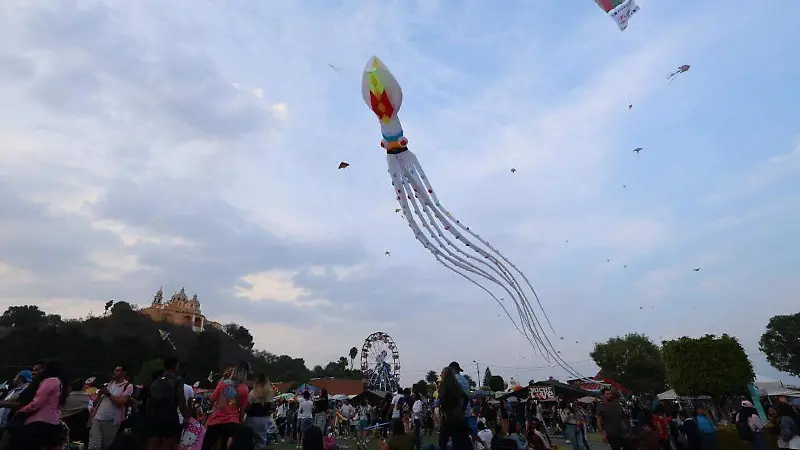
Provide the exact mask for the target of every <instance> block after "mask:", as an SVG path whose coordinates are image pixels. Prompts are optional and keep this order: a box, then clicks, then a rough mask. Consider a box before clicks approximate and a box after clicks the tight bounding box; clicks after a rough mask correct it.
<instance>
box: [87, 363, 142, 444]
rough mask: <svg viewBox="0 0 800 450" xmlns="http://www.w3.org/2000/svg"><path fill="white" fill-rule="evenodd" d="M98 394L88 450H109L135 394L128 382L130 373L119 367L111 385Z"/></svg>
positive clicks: (115, 370)
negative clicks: (129, 401) (127, 406)
mask: <svg viewBox="0 0 800 450" xmlns="http://www.w3.org/2000/svg"><path fill="white" fill-rule="evenodd" d="M97 392H98V394H99V396H98V398H97V404H96V405H95V409H94V411H93V412H92V424H91V428H90V429H89V442H88V444H89V445H88V449H89V450H108V449H109V448H110V447H111V443H112V442H113V441H114V438H115V437H116V436H117V431H119V426H120V424H122V421H123V420H124V419H125V413H126V408H125V406H126V405H127V403H128V400H130V398H131V394H133V385H132V384H131V383H130V382H128V371H127V370H126V369H125V368H124V367H122V366H117V367H116V368H115V369H114V376H113V380H112V381H111V383H108V384H107V385H105V386H104V387H102V388H100V389H99V390H98V391H97Z"/></svg>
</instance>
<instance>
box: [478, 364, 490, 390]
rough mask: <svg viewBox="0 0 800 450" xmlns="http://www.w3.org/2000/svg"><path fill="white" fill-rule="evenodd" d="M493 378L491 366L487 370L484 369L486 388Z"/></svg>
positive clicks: (484, 385) (484, 384)
mask: <svg viewBox="0 0 800 450" xmlns="http://www.w3.org/2000/svg"><path fill="white" fill-rule="evenodd" d="M491 379H492V370H491V369H489V367H486V370H484V371H483V383H481V384H482V385H483V387H484V388H486V389H489V380H491Z"/></svg>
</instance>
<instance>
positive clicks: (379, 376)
mask: <svg viewBox="0 0 800 450" xmlns="http://www.w3.org/2000/svg"><path fill="white" fill-rule="evenodd" d="M361 373H362V374H364V380H365V382H366V385H367V389H370V390H375V391H384V392H395V391H397V388H398V387H400V354H399V353H398V352H397V345H395V343H394V340H393V339H392V337H391V336H389V335H388V334H386V333H384V332H382V331H378V332H376V333H372V334H370V335H369V336H367V338H366V339H365V340H364V345H363V346H362V347H361Z"/></svg>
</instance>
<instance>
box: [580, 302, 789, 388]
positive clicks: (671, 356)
mask: <svg viewBox="0 0 800 450" xmlns="http://www.w3.org/2000/svg"><path fill="white" fill-rule="evenodd" d="M759 348H760V350H761V351H762V352H763V353H764V354H765V355H766V357H767V361H768V362H769V363H770V364H771V365H772V366H773V367H775V368H776V369H778V370H780V371H783V372H786V373H789V374H791V375H794V376H800V313H798V314H793V315H781V316H775V317H773V318H771V319H770V320H769V323H768V324H767V326H766V331H765V332H764V334H763V335H762V336H761V339H760V341H759ZM590 356H591V357H592V359H593V360H594V362H595V364H597V366H598V367H600V369H601V371H602V373H603V374H604V376H605V377H607V378H611V379H613V380H614V381H616V382H617V383H620V384H621V385H622V386H624V387H625V388H628V389H630V390H631V391H633V392H635V393H640V394H658V393H660V392H663V391H665V390H667V389H668V388H672V389H675V391H676V392H677V393H679V394H680V395H685V396H699V395H709V396H711V397H714V398H722V397H725V396H731V395H740V394H746V393H747V385H748V384H751V383H753V382H754V381H755V372H754V370H753V364H752V362H751V361H750V359H749V358H748V356H747V354H746V352H745V351H744V348H742V346H741V344H740V343H739V341H738V340H737V339H736V338H735V337H732V336H729V335H727V334H723V335H722V336H715V335H705V336H701V337H699V338H690V337H682V338H679V339H674V340H667V341H662V342H661V345H660V346H659V345H657V344H655V343H654V342H653V341H651V340H650V338H649V337H647V336H645V335H642V334H637V333H630V334H627V335H625V336H621V337H614V338H611V339H609V340H608V341H606V342H603V343H598V344H595V346H594V350H593V351H592V353H591V354H590Z"/></svg>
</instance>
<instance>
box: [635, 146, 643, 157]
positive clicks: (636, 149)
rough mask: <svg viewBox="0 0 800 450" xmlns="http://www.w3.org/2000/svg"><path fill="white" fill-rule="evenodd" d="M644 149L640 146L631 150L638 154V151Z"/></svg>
mask: <svg viewBox="0 0 800 450" xmlns="http://www.w3.org/2000/svg"><path fill="white" fill-rule="evenodd" d="M642 150H644V149H643V148H642V147H636V148H635V149H633V151H634V152H635V153H636V154H637V155H638V154H639V152H640V151H642Z"/></svg>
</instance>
